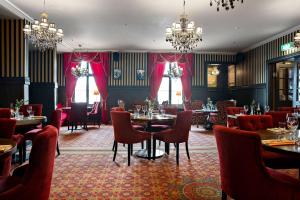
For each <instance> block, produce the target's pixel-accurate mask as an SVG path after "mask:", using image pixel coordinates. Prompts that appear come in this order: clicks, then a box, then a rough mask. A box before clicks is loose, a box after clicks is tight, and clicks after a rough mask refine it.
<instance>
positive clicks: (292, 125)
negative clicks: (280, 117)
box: [286, 115, 299, 139]
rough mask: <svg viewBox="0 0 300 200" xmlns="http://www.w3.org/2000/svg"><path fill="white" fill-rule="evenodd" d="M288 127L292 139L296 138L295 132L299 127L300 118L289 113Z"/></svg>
mask: <svg viewBox="0 0 300 200" xmlns="http://www.w3.org/2000/svg"><path fill="white" fill-rule="evenodd" d="M286 124H287V128H288V129H289V130H290V131H291V139H294V136H295V132H296V130H297V128H298V125H299V122H298V118H296V117H295V116H291V115H288V116H287V120H286Z"/></svg>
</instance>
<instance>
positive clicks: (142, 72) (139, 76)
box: [136, 69, 145, 80]
mask: <svg viewBox="0 0 300 200" xmlns="http://www.w3.org/2000/svg"><path fill="white" fill-rule="evenodd" d="M136 79H137V80H145V70H143V69H137V70H136Z"/></svg>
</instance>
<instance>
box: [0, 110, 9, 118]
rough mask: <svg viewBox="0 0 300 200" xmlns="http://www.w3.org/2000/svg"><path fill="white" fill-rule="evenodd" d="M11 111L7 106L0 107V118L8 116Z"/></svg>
mask: <svg viewBox="0 0 300 200" xmlns="http://www.w3.org/2000/svg"><path fill="white" fill-rule="evenodd" d="M10 116H11V113H10V109H9V108H0V118H10Z"/></svg>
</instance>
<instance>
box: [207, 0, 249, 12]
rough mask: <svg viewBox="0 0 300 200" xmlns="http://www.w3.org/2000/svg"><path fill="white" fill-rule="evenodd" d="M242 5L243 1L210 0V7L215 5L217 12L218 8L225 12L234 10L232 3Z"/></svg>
mask: <svg viewBox="0 0 300 200" xmlns="http://www.w3.org/2000/svg"><path fill="white" fill-rule="evenodd" d="M235 1H236V2H241V3H244V0H210V6H213V4H214V3H215V4H216V5H217V11H218V12H219V11H220V6H222V7H223V8H224V9H225V10H229V9H230V8H231V9H234V7H235V6H234V2H235Z"/></svg>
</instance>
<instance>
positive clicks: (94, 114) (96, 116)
mask: <svg viewBox="0 0 300 200" xmlns="http://www.w3.org/2000/svg"><path fill="white" fill-rule="evenodd" d="M87 120H88V122H92V123H93V124H94V125H95V124H97V125H98V126H99V128H100V125H101V103H100V102H99V101H96V102H94V104H93V107H92V110H91V111H90V112H88V113H87Z"/></svg>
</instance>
